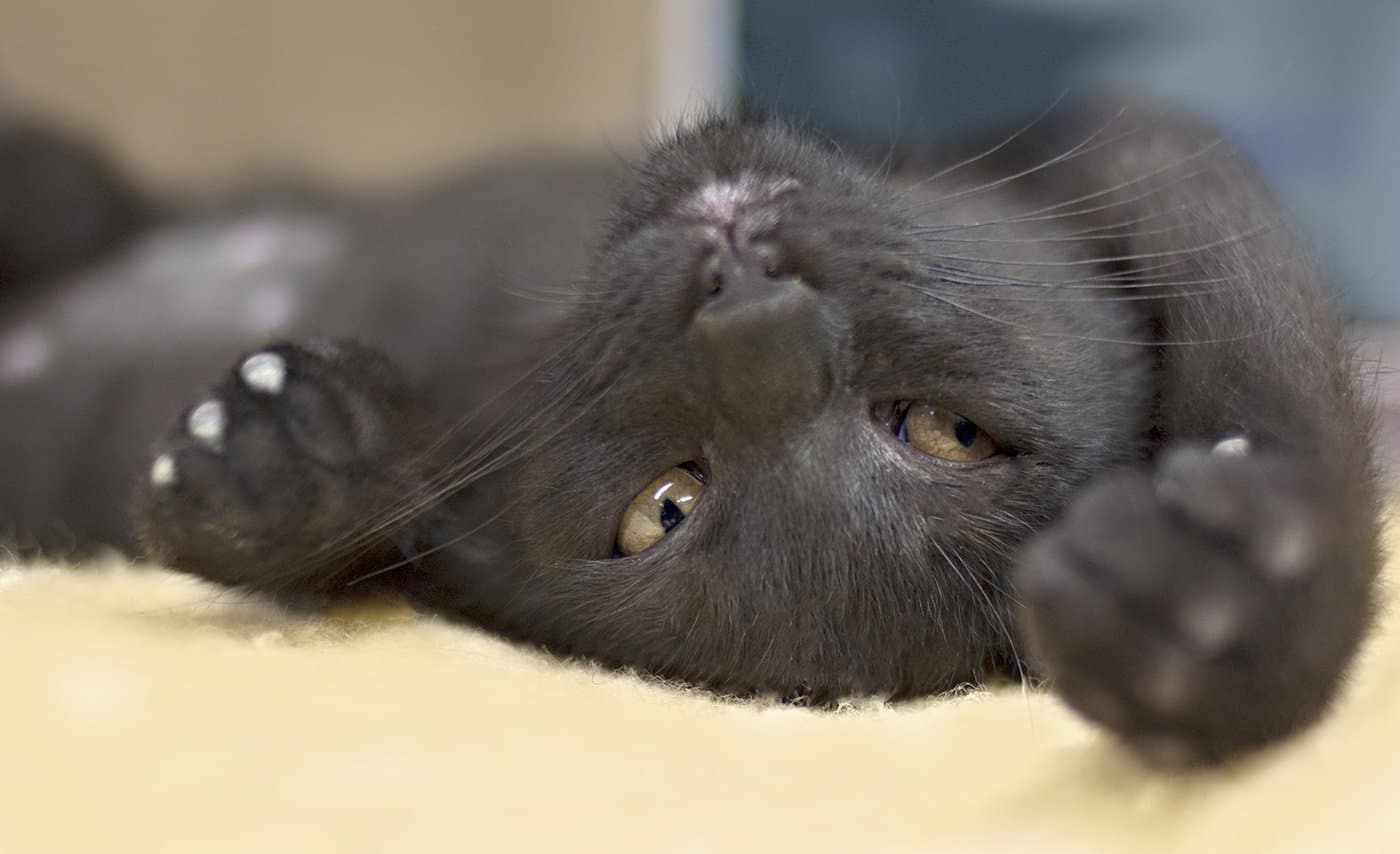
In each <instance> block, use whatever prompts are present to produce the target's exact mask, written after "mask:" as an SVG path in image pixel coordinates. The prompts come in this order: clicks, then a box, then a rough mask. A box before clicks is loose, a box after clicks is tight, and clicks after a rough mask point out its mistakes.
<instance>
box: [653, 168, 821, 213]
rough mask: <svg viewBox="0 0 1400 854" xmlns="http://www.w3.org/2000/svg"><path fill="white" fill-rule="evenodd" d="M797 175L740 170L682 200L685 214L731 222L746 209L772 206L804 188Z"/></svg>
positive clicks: (705, 185)
mask: <svg viewBox="0 0 1400 854" xmlns="http://www.w3.org/2000/svg"><path fill="white" fill-rule="evenodd" d="M801 187H802V185H801V184H800V183H799V182H798V181H797V180H796V179H794V178H788V177H774V176H765V175H758V174H755V173H753V172H744V173H741V174H740V175H739V176H738V177H736V178H716V179H714V180H711V181H709V182H707V183H705V184H702V185H701V186H700V188H699V189H697V190H696V191H695V192H694V193H692V194H691V195H690V196H689V198H687V199H685V200H684V201H682V202H681V204H680V206H679V208H678V210H679V212H680V213H681V214H682V215H684V216H686V217H693V218H695V219H698V220H700V221H702V222H707V223H731V222H734V221H735V220H737V219H739V217H740V216H741V215H742V214H744V213H745V212H746V211H750V210H752V209H754V208H764V207H769V206H771V205H773V204H776V203H777V202H780V201H782V200H783V199H784V198H786V197H787V196H789V195H791V194H792V193H795V192H797V191H798V190H799V189H801Z"/></svg>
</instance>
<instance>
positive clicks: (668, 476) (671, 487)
mask: <svg viewBox="0 0 1400 854" xmlns="http://www.w3.org/2000/svg"><path fill="white" fill-rule="evenodd" d="M704 492H705V481H704V475H702V474H701V473H700V470H699V469H698V468H692V467H684V468H683V467H679V466H678V467H676V468H673V469H670V470H668V471H667V472H665V473H664V474H662V475H661V477H658V478H657V479H656V480H653V481H652V482H651V483H649V484H647V488H646V489H643V490H642V491H641V492H639V493H637V497H636V498H633V499H632V502H631V503H630V504H628V505H627V509H626V510H624V511H622V522H621V523H620V524H619V525H618V526H617V550H618V552H620V553H621V554H624V555H634V554H637V553H638V552H643V551H646V550H647V549H649V548H651V547H652V546H654V545H656V543H657V542H658V541H660V539H661V538H662V537H664V536H666V534H667V533H669V532H670V530H671V529H672V528H674V527H676V526H677V525H679V524H680V523H681V522H683V521H685V517H687V516H689V515H690V511H691V510H693V509H695V502H696V501H698V500H699V499H700V496H701V495H702V494H703V493H704Z"/></svg>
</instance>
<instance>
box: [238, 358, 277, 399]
mask: <svg viewBox="0 0 1400 854" xmlns="http://www.w3.org/2000/svg"><path fill="white" fill-rule="evenodd" d="M238 376H239V377H240V378H241V379H242V380H243V382H244V384H245V385H247V386H248V388H250V389H252V390H253V391H256V392H260V393H262V394H269V395H275V394H281V393H282V389H283V388H284V387H286V385H287V360H286V359H283V358H282V357H281V356H279V355H277V354H276V353H254V354H253V355H251V356H249V357H248V358H246V359H244V360H243V364H242V365H239V367H238Z"/></svg>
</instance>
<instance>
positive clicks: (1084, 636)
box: [1016, 440, 1369, 766]
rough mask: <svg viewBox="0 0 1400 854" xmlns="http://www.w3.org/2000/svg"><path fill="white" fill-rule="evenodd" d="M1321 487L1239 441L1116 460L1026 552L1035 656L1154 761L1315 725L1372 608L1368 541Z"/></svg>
mask: <svg viewBox="0 0 1400 854" xmlns="http://www.w3.org/2000/svg"><path fill="white" fill-rule="evenodd" d="M1325 484H1326V478H1323V477H1319V476H1317V472H1315V471H1314V470H1313V468H1312V467H1310V466H1308V465H1306V464H1304V463H1302V462H1300V461H1297V460H1293V459H1290V458H1282V457H1274V456H1267V455H1254V454H1252V453H1251V452H1250V449H1249V446H1248V443H1247V442H1245V441H1243V440H1231V441H1228V442H1227V443H1222V444H1221V445H1218V446H1217V447H1216V449H1215V450H1214V452H1211V451H1207V450H1205V449H1197V448H1189V449H1179V450H1176V451H1174V452H1171V453H1169V454H1167V455H1166V456H1165V458H1164V459H1162V461H1161V462H1160V463H1159V464H1158V465H1157V467H1156V470H1155V471H1150V472H1149V471H1118V472H1115V473H1111V474H1108V475H1105V476H1104V477H1102V478H1101V479H1100V480H1098V481H1096V482H1094V483H1093V484H1091V485H1090V486H1089V487H1088V488H1087V489H1086V491H1085V492H1084V493H1083V494H1082V495H1081V496H1080V497H1079V498H1078V499H1077V500H1076V501H1074V502H1073V503H1072V505H1071V506H1070V508H1069V510H1068V512H1067V513H1066V515H1065V517H1064V519H1063V521H1061V522H1060V523H1059V524H1057V525H1055V526H1054V527H1053V528H1051V529H1050V530H1049V531H1047V532H1046V533H1045V534H1043V535H1042V536H1040V537H1039V538H1037V540H1035V541H1034V542H1033V543H1032V545H1031V546H1030V547H1029V548H1028V550H1027V551H1026V553H1025V554H1024V555H1023V557H1022V559H1021V561H1020V563H1019V566H1018V570H1017V578H1016V585H1017V592H1018V596H1019V598H1020V600H1021V604H1022V613H1021V628H1022V631H1023V633H1024V635H1025V636H1026V639H1027V641H1028V644H1029V646H1030V648H1031V654H1032V656H1033V658H1034V659H1035V661H1036V662H1037V664H1038V665H1039V666H1040V667H1041V668H1042V669H1043V671H1045V673H1046V674H1047V675H1048V676H1049V678H1050V681H1051V683H1052V685H1053V686H1054V688H1055V689H1056V690H1057V691H1058V692H1059V693H1060V694H1061V696H1062V697H1063V698H1064V699H1065V701H1066V702H1067V703H1068V704H1069V705H1070V706H1071V707H1073V708H1075V709H1076V710H1077V711H1079V712H1080V713H1082V714H1084V715H1085V716H1087V717H1089V718H1091V719H1093V720H1095V721H1097V722H1099V723H1101V724H1103V725H1104V726H1106V727H1108V728H1109V729H1111V730H1112V731H1114V732H1115V733H1117V734H1118V735H1119V736H1120V737H1121V738H1123V739H1124V740H1125V741H1126V742H1127V743H1128V745H1129V746H1130V747H1131V748H1133V749H1134V750H1136V751H1137V752H1138V753H1140V754H1142V755H1144V756H1145V757H1147V758H1148V759H1149V760H1152V761H1154V762H1157V763H1159V764H1165V765H1172V766H1183V765H1196V764H1203V763H1209V762H1213V761H1218V760H1221V759H1224V758H1226V757H1228V756H1231V755H1233V754H1235V753H1238V752H1241V751H1243V750H1246V749H1248V748H1251V747H1255V746H1258V745H1262V744H1265V743H1268V742H1271V741H1274V740H1276V739H1278V738H1281V737H1283V736H1285V735H1288V734H1289V733H1291V732H1292V731H1294V730H1295V729H1298V728H1300V727H1301V726H1303V725H1305V724H1307V723H1308V722H1310V721H1311V720H1312V719H1314V718H1315V717H1316V716H1317V715H1318V714H1319V713H1320V712H1321V710H1322V709H1323V708H1324V707H1325V706H1326V704H1327V702H1328V701H1329V699H1330V698H1331V696H1332V694H1333V692H1334V690H1335V687H1336V685H1337V682H1338V680H1339V677H1340V674H1341V671H1342V669H1343V668H1344V666H1345V663H1346V660H1347V658H1348V657H1349V655H1350V653H1351V651H1352V650H1353V649H1354V647H1355V646H1356V644H1357V642H1358V641H1359V638H1360V635H1361V633H1362V630H1363V628H1364V625H1365V622H1366V617H1367V610H1368V600H1367V593H1366V589H1367V587H1366V582H1367V579H1368V578H1369V575H1368V571H1367V568H1366V566H1365V564H1366V563H1367V558H1366V557H1365V555H1366V544H1365V543H1364V542H1362V541H1360V540H1361V539H1364V538H1357V537H1355V536H1354V535H1349V534H1348V533H1347V532H1348V531H1351V532H1354V531H1356V527H1355V526H1348V525H1347V524H1345V520H1344V519H1341V518H1338V510H1339V508H1341V507H1344V506H1346V502H1345V501H1342V500H1340V498H1341V496H1339V495H1338V496H1332V495H1329V493H1328V491H1327V487H1326V485H1325ZM1349 536H1351V540H1349V539H1348V537H1349Z"/></svg>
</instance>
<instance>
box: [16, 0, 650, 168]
mask: <svg viewBox="0 0 1400 854" xmlns="http://www.w3.org/2000/svg"><path fill="white" fill-rule="evenodd" d="M652 15H653V10H652V2H651V0H577V2H574V1H573V0H494V2H493V0H401V2H393V3H391V2H384V0H379V2H356V0H342V2H337V0H0V90H4V91H6V92H8V93H9V94H10V95H12V96H14V97H15V100H18V101H21V102H24V103H27V104H32V105H34V106H37V107H40V108H42V109H43V110H45V111H47V112H49V113H52V114H56V115H58V116H60V117H62V118H64V119H67V120H69V121H70V122H73V123H76V124H79V125H80V126H83V127H85V128H87V129H89V130H95V131H97V132H99V133H101V134H103V135H104V136H105V137H106V138H107V139H108V141H109V144H110V145H112V146H113V147H115V148H116V149H117V150H118V151H119V152H120V154H121V156H122V157H123V158H124V160H125V161H126V162H127V163H128V164H130V165H131V166H132V167H134V168H135V169H136V170H138V171H139V172H141V173H143V174H144V175H146V176H148V177H154V178H159V179H161V180H165V181H173V182H191V181H195V182H197V181H203V180H209V179H211V178H217V177H219V176H223V175H227V174H230V173H231V172H235V171H238V170H240V169H242V168H245V167H249V166H259V165H260V166H264V167H266V166H275V165H295V166H299V167H301V168H308V167H309V168H314V169H317V170H319V171H320V172H322V173H326V174H329V175H333V176H337V177H342V178H353V179H356V180H361V181H370V182H377V181H382V180H392V179H395V178H399V177H403V176H405V175H410V174H414V173H419V172H423V171H425V170H431V169H433V168H435V167H439V166H442V165H444V164H446V163H449V162H452V161H456V160H460V159H463V158H466V157H471V156H474V155H480V154H483V153H488V152H493V151H499V150H501V149H503V148H508V147H511V146H513V145H518V144H521V143H524V142H530V141H534V142H538V141H541V140H561V139H562V140H572V141H579V142H590V143H595V144H596V143H600V142H601V143H608V142H618V141H621V142H626V141H628V140H631V139H633V138H634V137H635V136H636V135H637V132H638V131H639V130H640V129H642V128H643V127H644V126H645V122H646V121H647V118H648V108H649V104H650V101H651V98H652V91H651V80H652V78H653V73H652V68H653V57H652V49H651V45H652V33H653V29H654V27H653V20H652Z"/></svg>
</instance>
